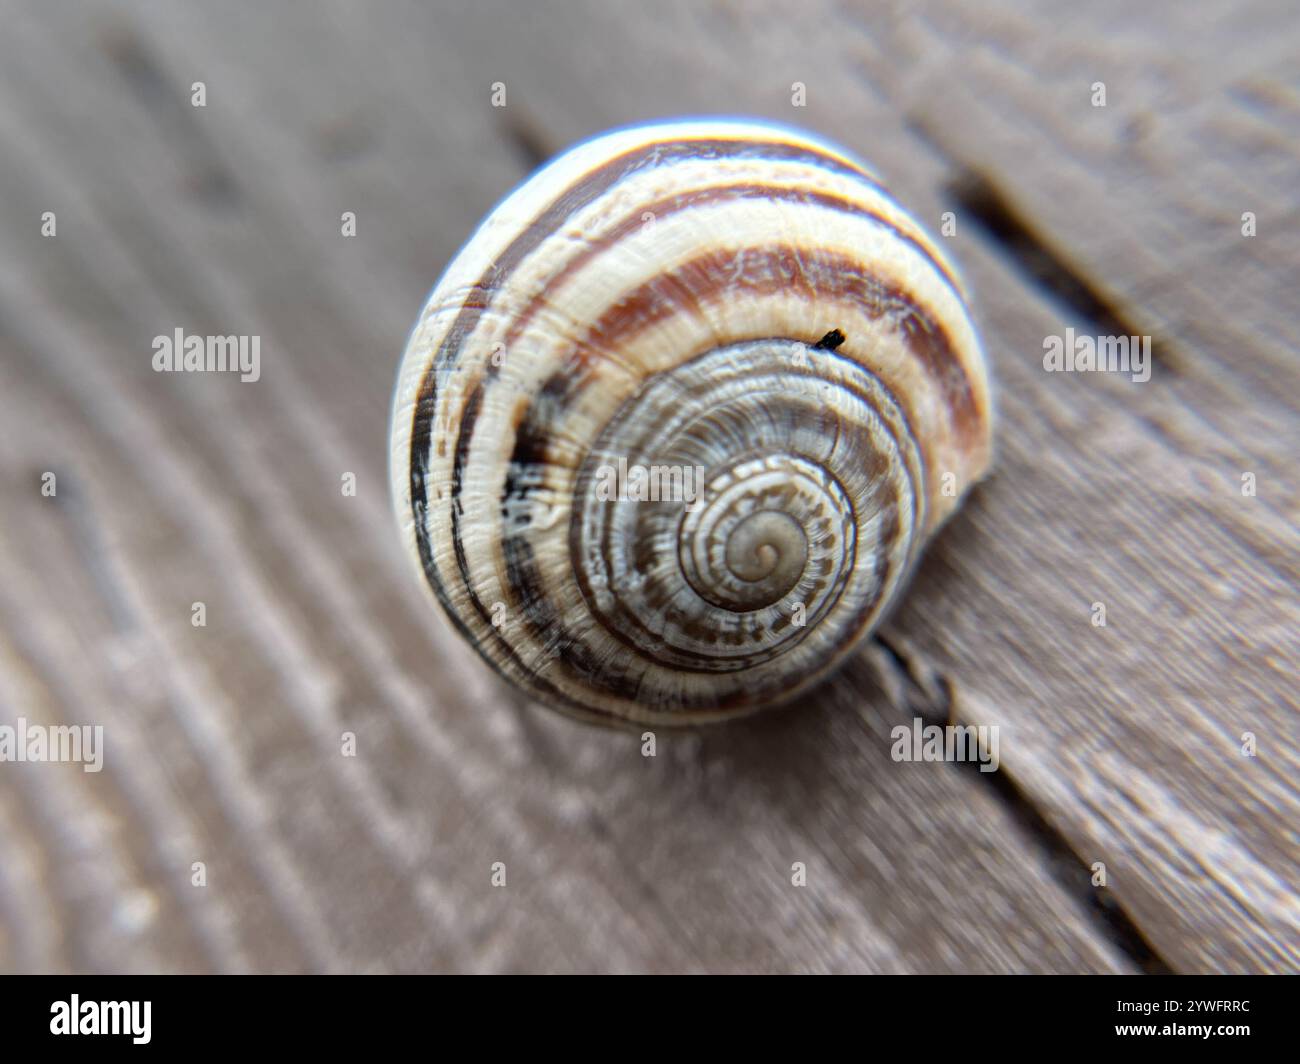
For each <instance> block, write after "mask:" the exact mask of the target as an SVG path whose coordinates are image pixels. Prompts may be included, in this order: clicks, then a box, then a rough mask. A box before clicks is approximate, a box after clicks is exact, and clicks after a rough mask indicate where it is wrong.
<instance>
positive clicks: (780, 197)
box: [488, 184, 962, 374]
mask: <svg viewBox="0 0 1300 1064" xmlns="http://www.w3.org/2000/svg"><path fill="white" fill-rule="evenodd" d="M745 199H762V200H768V201H772V200H776V201H779V202H783V203H815V204H817V205H818V206H819V207H825V208H827V209H828V210H833V211H837V212H839V213H841V214H848V215H852V216H853V217H857V218H869V219H871V220H872V221H873V222H875V223H876V224H878V225H880V226H882V227H883V228H885V229H888V230H889V231H890V232H891V233H893V234H894V235H895V236H896V237H898V238H899V239H900V240H902V241H903V242H904V243H907V244H910V245H911V246H912V247H914V248H915V249H916V250H917V251H919V252H920V253H921V255H922V257H924V258H925V260H926V261H927V262H928V263H929V264H930V265H931V266H932V267H934V269H935V270H936V271H937V272H938V273H939V275H940V276H941V277H943V279H944V282H945V283H946V284H947V286H948V288H949V289H950V290H951V291H952V294H953V295H954V296H955V297H956V299H957V302H958V303H959V304H961V303H962V296H961V289H960V288H959V287H958V285H957V281H956V278H954V277H953V276H952V274H951V273H950V272H949V271H948V268H947V267H946V266H944V264H943V263H942V262H941V261H939V260H938V259H937V258H935V257H934V256H933V255H932V254H931V253H930V250H929V249H928V248H927V247H926V246H925V245H924V244H922V243H921V242H920V241H919V240H917V239H915V238H914V237H913V236H911V235H909V234H908V233H905V232H904V231H903V230H902V229H900V228H898V226H896V225H894V224H893V222H891V221H890V220H889V219H888V218H886V217H885V216H884V215H883V214H879V213H877V212H876V211H873V210H869V209H867V208H866V207H864V206H862V205H861V204H858V203H854V202H853V201H852V200H847V199H844V198H843V197H841V196H835V195H832V194H831V193H828V192H819V191H815V190H811V189H798V188H789V187H787V186H782V185H761V184H735V185H713V186H709V187H707V188H702V189H697V190H696V191H694V192H685V193H678V194H677V195H674V196H666V197H664V198H663V199H660V200H657V201H655V202H654V203H650V204H647V205H645V206H643V207H638V208H637V209H636V210H635V211H633V212H632V213H631V214H629V215H627V217H625V218H624V219H623V220H622V221H620V222H619V223H618V224H617V225H615V226H614V227H613V228H611V229H610V230H609V231H607V232H606V233H603V234H602V235H601V236H600V237H599V238H597V239H595V240H591V241H589V242H588V243H587V244H585V245H584V246H583V248H582V250H581V251H579V252H578V253H577V254H576V255H574V256H573V257H572V258H570V259H569V260H567V261H566V262H565V264H564V266H563V267H562V268H561V269H559V270H558V271H557V272H556V273H555V274H554V275H553V276H552V277H550V278H548V279H547V281H546V284H545V285H544V286H543V287H542V288H540V289H539V290H538V291H537V292H536V293H535V294H534V295H533V297H532V299H531V300H530V301H529V302H528V304H527V305H526V306H525V307H524V309H523V310H522V311H520V313H519V314H518V316H517V317H516V318H515V319H514V321H513V322H512V323H511V325H510V328H509V330H508V331H507V332H506V336H505V341H504V343H505V348H506V350H507V351H508V350H509V349H510V347H511V345H512V344H513V343H514V341H515V340H517V339H518V338H519V336H520V335H521V334H522V333H523V331H524V329H525V328H527V326H528V323H529V322H531V321H532V319H533V318H534V317H535V316H536V314H537V312H538V311H539V310H540V309H541V308H542V307H543V306H545V305H546V303H547V302H548V301H549V299H550V296H551V293H552V292H553V291H554V290H555V289H556V288H557V287H559V286H560V285H561V284H562V283H563V282H564V281H566V280H567V279H568V278H569V277H571V276H572V275H573V274H574V273H575V272H576V271H577V270H579V269H581V268H582V267H583V266H585V265H586V264H587V263H589V262H590V261H591V260H592V259H593V258H595V257H596V256H598V255H600V254H602V253H603V252H605V251H608V250H609V249H610V248H611V247H613V246H614V245H615V244H617V243H619V242H620V241H621V240H623V239H624V238H625V237H627V236H629V235H630V234H632V233H634V232H636V231H637V230H639V229H640V228H641V227H642V226H644V225H645V222H644V221H643V220H642V214H643V213H644V212H649V213H650V214H651V215H653V216H654V218H655V220H656V222H658V221H661V220H662V219H664V218H670V217H672V216H673V215H674V214H677V213H678V212H680V211H684V210H689V209H691V208H693V207H701V206H712V205H715V204H718V203H729V202H734V201H737V200H745ZM488 372H489V374H491V372H492V370H489V371H488Z"/></svg>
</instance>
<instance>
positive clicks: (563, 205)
mask: <svg viewBox="0 0 1300 1064" xmlns="http://www.w3.org/2000/svg"><path fill="white" fill-rule="evenodd" d="M990 433H991V421H990V406H989V394H988V382H987V377H986V371H985V367H984V360H983V356H982V353H981V351H980V347H979V342H978V339H977V337H976V335H975V330H974V328H973V326H972V324H971V320H970V317H969V314H968V312H967V310H966V307H965V303H964V299H963V295H962V291H961V288H960V286H959V283H958V282H957V280H956V279H955V275H954V273H953V271H952V268H951V267H950V266H949V265H948V264H947V262H946V260H945V258H944V257H943V255H942V254H941V253H940V252H939V251H938V249H937V248H936V247H935V246H934V245H933V243H932V242H931V241H930V240H929V238H928V237H927V236H926V235H925V234H924V233H923V232H922V231H921V229H920V228H919V227H918V226H917V224H916V223H915V222H914V221H913V220H912V219H911V218H910V217H909V216H908V215H907V213H906V212H904V211H903V210H902V208H900V207H899V206H898V205H897V204H896V203H895V202H894V200H893V199H892V198H891V197H890V196H889V195H888V193H887V192H885V191H884V189H883V188H882V186H881V185H880V183H879V180H878V179H877V178H876V177H875V176H874V175H873V174H872V173H871V172H870V171H869V170H867V169H866V168H865V167H864V166H863V165H862V164H861V163H859V162H857V161H855V160H853V159H852V158H851V157H849V156H847V155H845V154H843V153H842V152H840V151H839V150H838V149H836V148H834V147H832V146H830V145H828V144H826V143H824V142H822V141H820V140H817V139H814V138H811V137H808V136H806V135H804V134H801V133H796V132H794V131H792V130H788V129H783V128H778V127H773V126H769V125H766V124H757V123H745V122H678V123H666V124H660V125H654V126H649V127H640V128H636V129H629V130H623V131H619V132H616V133H612V134H608V135H606V136H604V137H600V138H597V139H596V140H593V141H589V142H587V143H585V144H582V145H580V146H578V147H577V148H575V149H573V150H571V151H570V152H568V153H566V154H564V155H562V156H561V157H559V158H558V159H557V160H556V161H555V162H553V163H551V164H550V165H548V166H547V167H545V168H544V169H543V170H541V171H540V172H538V173H537V174H536V175H534V176H533V177H532V178H530V179H529V180H528V181H527V182H525V183H524V184H523V185H522V186H521V187H520V188H519V189H518V190H516V191H515V192H514V193H513V194H512V195H511V196H510V197H509V198H508V199H506V200H505V201H504V202H503V203H502V204H501V205H500V206H499V207H497V209H496V210H495V211H493V213H492V214H491V215H490V216H489V217H488V219H487V220H486V221H485V222H484V223H483V225H482V226H481V227H480V228H479V230H478V231H477V232H476V233H475V234H474V236H473V237H472V238H471V239H470V241H469V242H468V244H466V246H465V247H464V248H463V249H462V251H461V252H460V254H459V255H458V256H457V258H456V259H455V260H454V261H453V262H452V264H451V265H450V266H449V267H448V269H447V271H446V273H445V274H444V276H443V277H442V279H441V281H440V282H439V284H438V285H437V287H436V288H435V289H434V292H433V294H432V296H431V297H430V299H429V301H428V304H427V305H426V307H425V310H424V313H423V314H422V316H421V318H420V320H419V322H418V323H417V325H416V328H415V330H414V332H413V333H412V336H411V339H410V342H409V344H408V347H407V352H406V356H405V360H404V362H403V366H402V370H401V374H400V377H399V381H398V389H397V392H396V395H395V400H394V412H393V452H392V481H393V494H394V500H395V505H396V507H397V512H398V516H399V521H400V523H401V525H402V531H403V535H404V538H405V540H406V543H407V546H408V548H409V550H410V552H411V554H412V556H413V557H414V558H415V559H416V561H417V563H418V565H419V568H420V571H421V573H422V574H423V576H424V578H425V579H426V580H427V583H428V585H429V587H430V589H431V590H432V592H433V594H434V596H435V597H436V599H437V600H438V601H439V603H440V604H441V606H442V607H443V609H444V610H445V612H446V613H447V615H448V616H449V617H450V618H451V620H452V623H453V624H454V626H455V627H456V628H457V629H458V630H459V631H460V633H461V634H462V635H463V636H465V637H466V638H467V639H468V640H470V642H471V643H472V644H473V645H474V646H475V647H476V648H477V649H478V651H479V653H480V654H481V655H482V656H483V657H484V658H485V659H486V660H487V661H488V662H489V663H490V664H491V665H492V666H493V667H494V668H496V669H497V671H498V672H500V673H501V674H503V675H504V676H506V677H507V678H508V679H510V680H512V681H514V682H515V683H516V684H518V685H520V686H521V687H523V688H524V689H525V690H527V691H528V692H530V693H531V694H533V695H535V696H536V697H537V698H539V699H541V700H542V701H544V702H547V703H549V704H551V705H553V706H556V707H557V708H560V709H564V710H567V711H569V712H571V713H575V714H578V715H581V716H585V717H589V718H593V719H604V720H610V719H614V720H629V721H637V722H646V723H690V722H696V721H705V720H715V719H720V718H724V717H729V716H735V715H739V714H742V713H745V712H749V711H751V710H754V709H758V708H761V707H763V706H766V705H772V704H776V703H779V702H784V701H788V700H789V699H791V698H793V697H795V696H796V695H798V694H799V693H800V692H802V691H804V690H806V689H807V688H809V687H810V686H811V685H813V684H814V683H816V682H818V681H819V680H820V679H822V678H823V677H824V676H825V675H826V674H827V673H828V672H829V671H830V670H831V669H833V668H834V667H835V666H836V665H838V664H839V663H841V661H842V660H843V657H844V655H845V654H846V653H847V652H848V651H850V650H851V649H852V648H853V646H854V645H855V644H856V643H857V642H858V641H859V640H860V639H861V638H862V637H863V636H864V635H865V634H866V633H867V632H868V631H869V630H870V629H871V627H872V626H873V625H874V624H875V623H876V621H877V620H878V619H879V618H880V616H881V614H882V612H883V611H884V610H885V608H886V607H887V606H888V604H889V602H890V600H891V598H892V597H893V596H894V595H895V593H896V592H897V590H898V589H899V587H900V586H901V584H902V583H903V582H904V580H905V579H906V576H907V574H908V572H909V570H910V569H911V567H912V565H913V564H914V563H915V561H916V559H917V557H918V555H919V552H920V550H921V547H922V546H923V545H924V543H925V541H926V539H927V538H928V537H929V536H930V535H931V534H932V533H933V531H934V530H935V528H937V527H938V525H939V524H940V523H941V522H942V521H943V520H944V519H945V517H946V516H947V515H948V514H949V513H950V512H951V511H952V510H953V508H954V507H955V506H956V505H957V503H958V501H959V499H960V497H961V495H962V494H964V492H965V491H966V489H967V488H968V487H969V486H970V485H971V484H973V483H974V482H975V481H976V480H978V479H979V477H980V476H981V475H982V474H983V473H984V472H985V470H986V467H987V465H988V461H989V451H990ZM945 474H952V475H951V477H946V476H945ZM637 485H639V487H638V486H637ZM656 486H657V488H658V490H657V491H656V490H655V488H656Z"/></svg>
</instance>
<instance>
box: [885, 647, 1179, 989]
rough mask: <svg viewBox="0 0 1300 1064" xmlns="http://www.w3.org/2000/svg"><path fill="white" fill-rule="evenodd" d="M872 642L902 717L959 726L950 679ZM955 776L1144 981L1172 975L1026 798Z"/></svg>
mask: <svg viewBox="0 0 1300 1064" xmlns="http://www.w3.org/2000/svg"><path fill="white" fill-rule="evenodd" d="M872 642H873V643H874V644H875V645H876V646H878V647H879V648H880V649H881V650H882V651H883V654H881V655H880V659H881V660H882V661H883V662H884V663H886V664H887V666H888V667H892V668H893V669H894V670H895V672H896V673H897V675H898V676H899V677H901V678H902V681H903V687H904V690H905V692H906V695H905V699H904V704H903V705H900V706H897V707H896V708H898V709H899V710H900V711H902V712H914V713H915V714H916V715H917V716H919V717H920V718H921V719H922V720H923V721H925V723H926V724H927V725H929V724H938V725H940V726H943V725H946V724H958V723H960V722H959V721H958V720H957V719H956V715H955V713H954V709H955V706H956V702H957V688H956V684H955V683H954V682H953V680H952V678H951V677H949V676H948V675H947V674H945V673H944V672H942V671H941V670H939V669H936V668H935V667H934V666H933V665H931V664H930V663H929V662H927V661H926V660H925V659H924V657H923V656H922V655H920V654H917V653H916V652H915V651H913V650H912V649H911V648H910V647H908V646H906V645H905V643H904V642H903V641H901V640H899V639H897V638H890V637H888V636H885V635H883V634H881V633H877V634H876V635H875V636H873V637H872ZM953 764H954V766H955V767H957V768H958V769H959V770H963V771H967V772H971V773H973V774H974V775H975V776H976V777H977V778H978V779H979V780H980V781H981V783H982V784H983V785H984V786H987V787H990V788H992V790H993V793H994V794H995V795H996V796H997V798H998V800H999V802H1000V804H1001V805H1002V807H1003V808H1004V809H1005V810H1006V811H1007V813H1008V815H1010V816H1011V818H1012V819H1013V820H1014V821H1015V822H1016V825H1017V826H1018V827H1019V828H1020V829H1021V831H1022V832H1024V834H1025V836H1026V837H1027V838H1029V839H1031V840H1033V841H1034V842H1035V843H1037V845H1038V846H1039V847H1041V849H1042V850H1043V853H1044V855H1045V860H1044V862H1043V863H1044V864H1045V865H1046V867H1047V869H1048V872H1049V874H1050V875H1051V876H1052V878H1053V879H1055V880H1056V882H1057V883H1058V884H1059V885H1060V887H1061V889H1062V890H1063V891H1064V892H1065V893H1066V894H1067V895H1068V896H1070V897H1072V898H1074V899H1075V900H1076V901H1077V902H1078V903H1079V906H1080V909H1081V910H1082V911H1083V913H1084V914H1085V916H1086V917H1087V918H1088V919H1089V920H1090V921H1091V922H1092V924H1093V926H1094V927H1095V928H1096V930H1097V933H1098V934H1099V935H1101V936H1102V937H1103V938H1105V939H1106V941H1108V942H1110V943H1111V944H1112V945H1113V946H1114V947H1115V948H1116V949H1118V950H1120V951H1121V952H1122V953H1123V954H1124V955H1125V956H1126V957H1128V958H1129V959H1130V960H1131V961H1132V962H1133V963H1134V964H1135V965H1137V966H1138V967H1139V968H1141V969H1142V971H1144V972H1146V973H1147V974H1148V975H1171V974H1173V970H1172V969H1171V968H1170V967H1169V965H1168V964H1166V963H1165V961H1164V960H1163V959H1162V958H1161V957H1160V956H1159V955H1158V954H1157V953H1156V951H1155V949H1154V948H1153V947H1152V945H1151V943H1149V942H1148V941H1147V940H1146V939H1145V938H1144V937H1143V936H1142V932H1141V931H1139V930H1138V927H1137V925H1136V924H1135V923H1134V922H1133V921H1132V920H1131V919H1130V918H1129V916H1128V914H1127V913H1126V912H1125V911H1124V909H1123V908H1122V907H1121V906H1120V904H1119V902H1118V901H1117V900H1116V899H1115V897H1114V896H1113V895H1112V894H1111V893H1110V892H1109V891H1107V890H1106V889H1105V888H1101V889H1097V888H1094V887H1093V886H1092V875H1091V868H1090V866H1089V863H1088V862H1087V861H1086V860H1085V859H1084V858H1083V857H1082V856H1081V855H1080V854H1078V853H1077V852H1075V850H1074V849H1073V848H1072V847H1071V846H1070V844H1069V842H1068V841H1067V839H1066V837H1065V836H1064V835H1063V834H1062V833H1061V832H1060V831H1058V830H1057V829H1056V828H1055V827H1054V826H1053V825H1052V824H1051V822H1050V821H1048V819H1047V818H1046V817H1045V816H1044V815H1043V813H1042V812H1041V811H1040V810H1039V809H1038V808H1037V807H1036V806H1035V805H1034V803H1033V802H1032V801H1031V800H1030V798H1029V797H1028V796H1027V795H1026V794H1025V792H1024V791H1022V790H1021V789H1020V788H1019V787H1017V786H1016V784H1015V783H1014V782H1012V780H1011V777H1010V776H1009V775H1008V774H1007V773H1006V772H1002V771H998V772H981V771H980V765H979V763H978V762H975V761H955V762H953Z"/></svg>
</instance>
